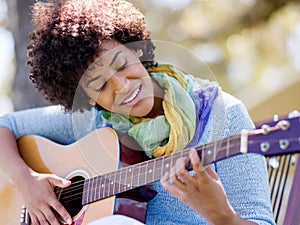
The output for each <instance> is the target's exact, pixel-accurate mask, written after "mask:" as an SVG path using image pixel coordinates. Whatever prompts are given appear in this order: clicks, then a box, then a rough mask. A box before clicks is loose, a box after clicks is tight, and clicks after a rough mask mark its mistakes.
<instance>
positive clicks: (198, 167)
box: [189, 148, 207, 175]
mask: <svg viewBox="0 0 300 225" xmlns="http://www.w3.org/2000/svg"><path fill="white" fill-rule="evenodd" d="M189 156H190V159H191V164H192V167H193V170H194V172H195V174H196V175H198V174H200V173H203V172H205V170H206V168H207V166H203V165H202V163H201V161H200V158H199V155H198V153H197V151H196V150H195V149H194V148H192V149H191V151H190V152H189Z"/></svg>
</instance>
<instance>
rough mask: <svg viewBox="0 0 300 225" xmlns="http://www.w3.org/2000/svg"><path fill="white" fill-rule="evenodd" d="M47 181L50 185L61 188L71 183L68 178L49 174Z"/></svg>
mask: <svg viewBox="0 0 300 225" xmlns="http://www.w3.org/2000/svg"><path fill="white" fill-rule="evenodd" d="M49 181H50V183H51V184H52V185H54V186H56V187H61V188H66V187H68V186H70V185H71V181H70V180H66V179H63V178H61V177H58V176H56V175H53V176H51V177H50V180H49Z"/></svg>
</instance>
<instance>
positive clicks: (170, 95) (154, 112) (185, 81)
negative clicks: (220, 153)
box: [0, 0, 274, 225]
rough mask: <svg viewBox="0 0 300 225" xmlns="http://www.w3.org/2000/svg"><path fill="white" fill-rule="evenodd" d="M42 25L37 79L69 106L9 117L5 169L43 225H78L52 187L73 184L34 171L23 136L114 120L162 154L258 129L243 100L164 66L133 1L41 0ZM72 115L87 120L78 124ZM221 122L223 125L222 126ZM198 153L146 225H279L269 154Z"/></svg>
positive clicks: (74, 135)
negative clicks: (212, 156)
mask: <svg viewBox="0 0 300 225" xmlns="http://www.w3.org/2000/svg"><path fill="white" fill-rule="evenodd" d="M33 22H34V24H35V25H37V29H36V30H35V31H34V32H33V33H32V34H31V36H30V44H29V46H28V55H29V60H28V64H29V65H30V67H31V73H30V79H31V80H32V81H33V83H34V85H35V87H36V88H37V89H38V90H39V91H41V92H42V93H43V94H44V95H45V98H46V99H47V100H49V101H51V102H52V103H54V104H58V105H61V106H63V110H61V109H60V108H59V107H45V108H39V109H31V110H26V111H20V112H16V113H13V114H11V115H6V116H4V117H2V118H1V119H0V125H1V127H2V128H1V129H0V139H1V140H5V141H3V142H2V143H1V146H0V171H1V174H2V175H3V176H4V177H6V178H7V179H8V180H9V181H10V182H11V183H12V184H14V185H15V186H17V187H18V190H19V192H20V194H21V195H22V197H23V198H24V202H25V204H26V207H27V208H28V210H29V212H30V216H31V219H32V224H34V225H35V224H43V225H44V224H52V225H58V224H59V222H58V220H57V218H56V217H55V214H54V213H53V210H54V211H56V212H57V213H58V214H59V215H60V216H61V217H62V218H64V220H65V221H66V222H67V223H68V224H71V221H72V218H71V217H70V215H69V214H68V212H67V211H66V209H65V208H64V207H63V206H62V204H61V203H60V202H59V201H58V200H57V198H56V196H55V195H54V193H53V188H54V187H55V186H58V187H62V188H64V187H67V186H69V185H70V182H69V181H67V180H65V179H63V178H60V177H58V176H56V175H46V174H39V173H37V172H35V171H33V170H32V169H30V168H29V167H28V166H27V165H26V164H25V163H24V161H23V160H22V159H21V157H20V156H19V154H18V151H17V145H16V138H19V137H21V136H24V135H28V134H30V135H32V134H37V135H42V136H44V137H46V138H48V139H51V140H53V141H55V142H58V143H62V144H69V143H72V142H74V141H76V140H77V139H78V138H80V137H82V136H84V135H86V134H87V133H89V132H91V131H92V130H94V129H96V128H99V127H103V126H112V127H113V128H114V129H115V130H117V131H118V132H119V133H120V134H126V135H129V136H130V137H132V138H133V139H134V140H135V141H136V142H137V143H138V144H139V147H140V149H141V150H143V151H144V153H145V154H146V155H147V156H148V157H149V158H157V157H160V156H163V155H168V154H170V153H173V152H176V151H180V150H182V149H183V148H185V147H187V146H189V147H192V146H195V145H197V144H203V143H208V142H211V141H213V140H215V139H216V138H219V137H227V136H230V135H233V134H236V133H238V132H240V131H241V129H244V128H245V129H252V128H253V124H252V122H251V119H250V118H249V115H248V113H247V112H246V110H245V107H244V106H243V105H242V103H241V102H240V101H238V100H236V99H235V98H233V97H232V96H230V95H228V94H226V93H224V92H222V91H221V90H220V89H219V88H218V87H217V86H216V85H215V84H214V83H212V82H208V81H204V80H201V79H197V78H195V77H192V76H190V75H186V74H184V73H183V72H182V71H180V70H178V69H176V68H175V67H174V66H172V65H161V64H157V63H155V61H154V49H155V47H154V45H153V43H152V41H151V39H150V36H149V31H148V30H147V28H146V26H145V22H144V16H143V15H142V14H141V13H140V12H139V11H137V10H136V9H135V8H134V7H133V6H132V5H131V4H130V3H128V2H126V1H122V0H120V1H116V0H109V1H107V0H106V1H104V0H70V1H63V0H60V1H49V2H48V3H42V2H37V3H35V4H34V7H33ZM64 111H66V112H64ZM73 114H74V115H79V117H80V118H81V119H80V120H75V123H74V115H73ZM91 118H92V119H91ZM216 124H217V126H219V127H220V128H222V129H218V130H217V131H216V130H215V129H214V128H215V126H216ZM154 131H155V132H154ZM157 132H159V134H157ZM190 159H191V162H192V167H193V170H194V172H193V173H192V172H190V173H189V172H188V171H187V170H185V167H184V165H185V163H186V160H187V158H180V159H178V160H177V162H176V164H175V166H174V167H172V168H171V169H170V172H169V173H166V174H165V175H164V177H163V178H162V180H161V183H160V182H156V183H154V184H152V185H151V186H152V188H153V189H155V191H157V195H156V196H155V197H154V198H153V199H152V200H150V201H149V202H148V209H147V217H146V224H164V225H168V224H274V222H273V219H272V211H271V209H270V203H269V189H268V180H267V172H266V167H265V164H264V163H265V162H264V158H263V157H262V156H258V155H250V154H248V155H242V156H236V157H231V158H228V159H226V160H222V161H220V162H217V163H214V164H211V165H210V166H209V167H204V166H202V164H201V162H200V160H199V157H198V156H197V154H195V151H193V150H192V151H191V153H190ZM11 162H14V163H13V164H12V163H11ZM32 190H35V191H34V193H32ZM168 192H169V193H168ZM170 193H171V194H172V195H174V196H176V197H174V196H172V195H171V194H170ZM52 209H53V210H52ZM118 218H119V217H118ZM130 221H131V220H130ZM100 222H101V220H100V221H95V222H93V224H94V223H100ZM130 223H131V222H130Z"/></svg>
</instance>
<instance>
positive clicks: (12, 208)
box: [0, 117, 300, 225]
mask: <svg viewBox="0 0 300 225" xmlns="http://www.w3.org/2000/svg"><path fill="white" fill-rule="evenodd" d="M118 143H119V142H118V137H117V135H116V133H115V132H114V131H113V130H112V129H111V128H101V129H98V130H96V131H94V132H92V133H90V134H88V135H87V136H85V137H84V138H82V139H80V140H79V141H77V142H75V143H73V144H71V145H67V146H63V145H59V144H56V143H54V142H52V141H50V140H47V139H45V138H42V137H39V136H26V137H22V138H20V139H19V140H18V145H19V150H20V154H21V156H22V157H23V159H24V160H25V161H26V162H27V164H28V165H29V166H30V167H31V168H32V169H34V170H36V171H38V172H43V173H54V174H57V175H58V176H61V177H64V178H66V179H69V180H71V181H72V185H71V186H70V187H68V188H65V189H62V190H55V191H56V192H57V196H58V198H59V200H60V201H61V202H62V204H63V205H64V206H65V207H66V209H67V210H68V212H69V213H70V215H71V216H72V217H73V221H74V222H73V224H74V225H86V224H88V223H89V222H91V221H94V220H97V219H99V218H101V217H104V216H108V215H112V214H113V213H114V204H115V195H117V194H119V193H123V192H126V191H128V190H132V189H134V188H137V187H140V186H144V185H147V184H150V183H152V182H155V181H158V180H160V179H161V177H162V176H163V175H164V174H165V173H166V172H167V171H169V169H170V167H172V166H173V164H174V163H175V161H176V159H177V158H179V157H185V156H188V152H189V150H190V149H184V150H183V151H180V152H177V153H174V154H171V155H167V156H163V157H159V158H155V159H152V160H147V161H144V162H141V163H138V164H134V165H130V166H127V167H123V168H120V169H119V144H118ZM195 148H196V150H197V152H198V153H199V156H200V157H201V160H202V163H203V164H204V165H208V164H210V163H213V162H215V161H219V160H222V159H225V158H228V157H231V156H234V155H237V154H246V153H257V154H262V155H265V156H274V155H281V154H288V153H296V152H299V150H300V117H295V118H291V119H285V120H281V121H279V122H276V123H274V122H270V123H269V124H268V123H267V124H265V125H264V126H262V128H260V129H256V130H251V131H242V132H241V133H240V134H237V135H234V136H231V137H228V138H225V139H222V140H218V141H215V142H213V143H209V144H205V145H200V146H197V147H195ZM186 167H187V168H188V169H191V168H190V165H189V163H188V164H187V165H186ZM0 199H1V202H0V218H1V224H4V225H16V224H20V218H19V214H20V209H21V207H22V199H21V197H20V196H19V194H18V193H17V191H16V190H15V189H14V188H13V187H12V186H11V185H10V184H9V183H7V182H5V181H4V180H0ZM58 219H59V220H60V221H61V224H64V221H62V220H61V219H60V218H59V217H58ZM21 224H24V225H25V224H28V225H29V224H30V218H29V215H28V213H27V212H26V208H24V209H23V213H22V220H21Z"/></svg>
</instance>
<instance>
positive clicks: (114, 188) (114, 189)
mask: <svg viewBox="0 0 300 225" xmlns="http://www.w3.org/2000/svg"><path fill="white" fill-rule="evenodd" d="M116 176H117V171H114V180H113V187H112V188H113V190H112V194H113V195H114V194H115V191H116V185H117V183H116Z"/></svg>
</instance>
